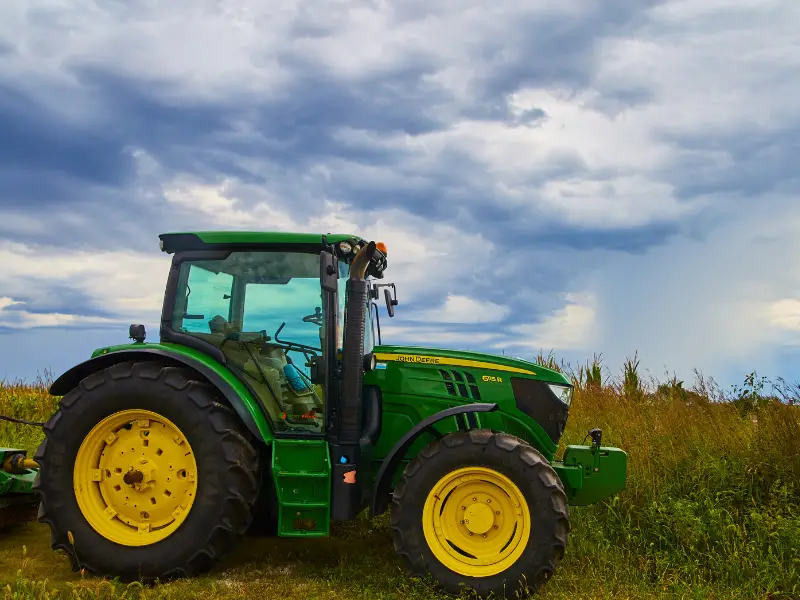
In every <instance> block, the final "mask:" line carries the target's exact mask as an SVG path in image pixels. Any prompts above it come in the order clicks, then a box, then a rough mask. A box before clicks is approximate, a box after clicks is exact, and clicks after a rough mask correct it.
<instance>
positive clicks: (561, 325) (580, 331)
mask: <svg viewBox="0 0 800 600" xmlns="http://www.w3.org/2000/svg"><path fill="white" fill-rule="evenodd" d="M565 299H566V304H565V305H564V306H563V307H562V308H560V309H558V310H557V311H554V312H553V313H551V314H549V315H547V316H546V317H545V318H544V319H543V320H542V321H541V322H540V323H527V324H522V325H515V326H512V327H510V328H509V333H510V334H512V335H511V336H509V337H508V338H507V339H506V340H505V345H511V346H514V347H516V348H519V349H525V350H529V351H530V350H533V351H539V350H544V351H545V352H547V351H549V350H554V351H557V352H564V351H570V350H581V351H585V352H588V351H590V350H591V349H592V348H593V346H594V344H596V343H597V342H598V339H597V333H596V330H597V327H596V323H595V319H596V312H595V306H594V305H595V299H594V298H593V297H592V295H591V294H575V293H569V294H566V298H565ZM500 345H502V344H495V347H500Z"/></svg>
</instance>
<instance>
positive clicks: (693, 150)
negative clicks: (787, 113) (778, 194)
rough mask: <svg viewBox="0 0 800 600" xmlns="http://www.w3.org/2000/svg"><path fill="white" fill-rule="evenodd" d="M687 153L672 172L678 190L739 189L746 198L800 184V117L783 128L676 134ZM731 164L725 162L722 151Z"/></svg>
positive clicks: (684, 193)
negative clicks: (799, 171) (776, 129)
mask: <svg viewBox="0 0 800 600" xmlns="http://www.w3.org/2000/svg"><path fill="white" fill-rule="evenodd" d="M665 137H671V138H672V141H673V143H675V144H676V145H677V146H678V147H680V148H681V149H683V150H685V151H686V152H687V154H686V159H685V160H684V161H681V162H680V163H678V164H677V165H675V167H674V169H673V170H672V171H671V172H669V173H668V174H667V175H668V176H669V177H670V178H671V179H674V180H675V181H676V184H677V189H676V195H677V196H678V197H680V198H691V197H695V196H699V195H704V194H715V193H725V192H727V193H734V194H736V195H738V196H743V197H745V198H748V197H754V196H759V195H762V194H764V193H766V192H770V191H773V190H775V189H776V188H777V189H782V190H784V191H788V190H787V185H788V186H789V188H788V189H790V190H794V191H797V190H800V173H798V167H797V165H798V164H799V163H800V160H798V155H800V121H796V122H794V123H786V124H784V125H783V126H782V127H781V129H780V130H779V131H775V130H771V131H770V130H765V129H763V128H757V127H746V128H736V130H735V131H729V132H728V131H726V132H724V133H719V134H716V135H711V136H709V135H704V136H700V135H680V136H677V135H674V136H665ZM720 155H722V156H724V157H725V162H726V163H727V164H723V165H719V164H718V162H717V161H719V160H720V159H719V156H720Z"/></svg>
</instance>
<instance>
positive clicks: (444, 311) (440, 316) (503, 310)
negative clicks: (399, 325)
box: [412, 294, 510, 324]
mask: <svg viewBox="0 0 800 600" xmlns="http://www.w3.org/2000/svg"><path fill="white" fill-rule="evenodd" d="M509 312H510V310H509V308H508V306H503V305H501V304H496V303H494V302H490V301H488V300H476V299H475V298H470V297H469V296H459V295H455V294H448V295H447V297H446V298H445V301H444V305H443V306H440V307H437V308H434V309H433V310H430V311H423V312H421V313H417V314H414V315H412V319H414V320H416V321H434V322H437V323H473V324H474V323H497V322H499V321H502V320H503V319H504V318H505V317H506V316H507V315H508V314H509Z"/></svg>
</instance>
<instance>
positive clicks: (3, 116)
mask: <svg viewBox="0 0 800 600" xmlns="http://www.w3.org/2000/svg"><path fill="white" fill-rule="evenodd" d="M0 165H2V168H3V169H4V170H8V171H12V172H13V171H20V172H28V173H33V172H35V173H36V175H37V177H38V178H46V177H56V178H58V177H61V176H64V175H66V176H69V177H72V178H75V179H78V180H82V181H86V182H91V183H101V184H108V185H117V186H122V185H125V184H126V183H128V182H129V181H130V178H131V175H132V161H131V158H130V157H129V156H126V155H124V154H123V153H122V143H121V140H120V138H119V137H118V136H114V135H113V134H111V133H110V132H108V131H107V130H106V129H105V128H103V127H92V128H90V127H82V126H77V125H74V124H70V123H68V122H66V121H65V120H63V119H59V118H58V117H57V116H55V115H53V114H52V113H51V112H49V111H48V110H47V108H45V107H44V106H43V105H42V104H40V103H39V102H38V101H37V99H35V98H33V97H31V96H29V95H25V94H23V93H21V92H19V91H17V90H14V89H12V88H10V87H9V86H8V85H2V84H0ZM4 179H5V178H4ZM42 185H46V184H45V183H43V184H42ZM45 197H47V198H50V199H51V201H56V200H57V197H53V196H52V195H49V196H46V195H41V196H40V197H39V198H40V199H41V200H44V198H45ZM29 200H30V198H26V201H29ZM5 202H8V196H6V195H5V194H3V195H2V196H0V203H5ZM12 202H13V200H12ZM0 206H2V204H0Z"/></svg>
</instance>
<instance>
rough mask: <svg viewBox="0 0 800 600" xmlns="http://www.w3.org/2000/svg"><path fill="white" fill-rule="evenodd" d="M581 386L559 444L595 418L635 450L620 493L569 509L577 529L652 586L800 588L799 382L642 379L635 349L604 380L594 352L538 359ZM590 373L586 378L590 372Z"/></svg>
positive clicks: (799, 592) (577, 439)
mask: <svg viewBox="0 0 800 600" xmlns="http://www.w3.org/2000/svg"><path fill="white" fill-rule="evenodd" d="M538 362H539V363H540V364H542V365H544V366H549V367H551V368H553V367H555V368H558V369H559V370H561V371H563V372H565V373H566V374H567V375H569V376H570V377H571V379H572V380H573V383H575V385H576V390H575V398H574V401H573V406H572V409H571V412H570V419H569V423H568V426H567V431H566V433H565V435H564V438H563V439H562V442H561V448H562V449H563V447H564V446H566V445H567V444H575V443H578V444H579V443H581V441H582V439H583V438H584V437H585V435H586V432H587V431H588V430H589V429H590V428H592V427H600V428H601V429H602V430H603V440H604V441H603V443H604V445H613V446H617V447H620V448H623V449H624V450H625V451H626V452H627V453H628V460H629V475H628V485H627V489H626V490H625V491H624V493H622V494H620V495H619V496H617V497H615V498H613V499H612V500H610V501H608V502H604V503H601V504H598V505H596V506H592V507H586V508H575V509H573V515H574V521H575V529H574V530H575V531H577V532H578V534H577V535H578V536H579V537H580V538H584V540H583V541H585V538H591V539H592V541H593V543H594V544H596V545H597V546H598V547H609V548H610V547H616V548H622V549H624V551H625V553H626V554H627V555H628V556H629V557H630V559H631V560H634V561H636V563H637V564H638V567H639V569H640V571H641V575H642V577H644V578H647V579H648V580H649V581H651V582H652V583H654V584H660V583H669V582H670V581H682V582H684V583H686V582H695V583H698V584H699V583H700V582H709V581H710V582H718V583H721V584H724V585H725V586H729V587H733V588H740V589H743V590H745V589H747V590H753V591H758V592H763V593H769V592H772V593H775V594H779V593H780V594H785V595H787V596H788V597H795V598H800V402H799V400H800V397H799V395H798V391H800V390H799V389H798V386H797V385H796V384H795V385H788V384H786V382H785V381H783V380H778V381H776V382H775V383H772V382H770V381H768V380H767V379H766V378H764V377H758V376H757V374H756V373H750V374H749V375H747V376H746V377H745V379H744V383H743V385H741V386H733V387H732V388H731V389H730V390H727V391H726V390H723V389H722V388H721V387H720V386H719V385H717V384H716V382H714V380H713V379H711V378H705V377H704V376H703V375H702V374H701V373H699V372H696V373H695V375H696V380H695V382H694V384H693V386H692V387H691V388H688V389H687V388H685V387H684V382H683V381H679V380H677V379H676V378H675V377H674V376H673V377H672V378H669V379H668V380H667V381H666V382H658V381H656V380H654V379H651V380H650V381H647V382H645V381H643V379H642V378H641V376H640V374H639V361H638V358H637V357H634V358H632V359H628V360H627V361H626V362H625V364H624V366H623V369H622V372H621V373H620V375H619V376H616V377H614V376H609V377H608V378H607V379H606V381H605V382H602V381H599V377H598V374H599V373H600V372H601V365H600V364H599V359H598V358H597V357H596V358H595V360H594V362H593V363H591V364H588V365H586V366H583V367H579V368H578V369H577V370H573V369H571V368H570V367H569V365H565V364H563V363H562V364H558V363H556V362H555V361H554V359H553V357H552V355H551V356H547V357H545V356H542V355H540V356H539V357H538ZM587 373H588V374H589V376H588V377H587Z"/></svg>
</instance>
